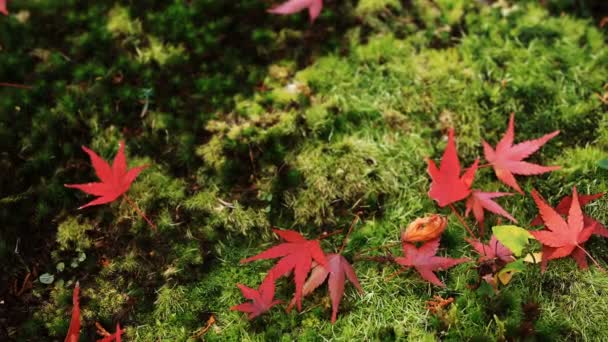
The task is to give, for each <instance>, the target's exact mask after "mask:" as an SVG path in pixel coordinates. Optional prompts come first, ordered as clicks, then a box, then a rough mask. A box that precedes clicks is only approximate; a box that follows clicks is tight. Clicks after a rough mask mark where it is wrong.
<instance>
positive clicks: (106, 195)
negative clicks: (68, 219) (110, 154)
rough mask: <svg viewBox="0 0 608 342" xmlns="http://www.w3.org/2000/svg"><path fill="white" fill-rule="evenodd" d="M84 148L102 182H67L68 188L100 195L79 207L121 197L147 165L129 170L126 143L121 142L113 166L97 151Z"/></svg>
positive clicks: (103, 202) (108, 201)
mask: <svg viewBox="0 0 608 342" xmlns="http://www.w3.org/2000/svg"><path fill="white" fill-rule="evenodd" d="M82 149H83V150H84V151H85V152H86V153H87V154H88V155H89V157H90V158H91V163H92V164H93V168H94V169H95V173H96V174H97V177H99V179H100V180H101V182H96V183H86V184H65V186H66V187H68V188H74V189H78V190H81V191H83V192H86V193H87V194H90V195H95V196H99V197H98V198H97V199H95V200H93V201H91V202H89V203H87V204H85V205H83V206H81V207H79V208H78V209H82V208H86V207H90V206H93V205H100V204H105V203H110V202H112V201H114V200H116V199H117V198H118V197H120V196H121V195H122V194H124V193H125V192H127V190H129V187H130V186H131V183H133V181H134V180H135V178H137V176H138V175H139V173H140V172H141V171H142V170H143V169H145V168H146V167H147V166H145V165H144V166H138V167H134V168H132V169H130V170H128V171H127V161H126V157H125V143H124V142H123V141H121V142H120V147H119V148H118V153H117V154H116V157H115V158H114V163H113V164H112V167H110V165H109V164H108V163H107V162H106V161H105V160H103V159H101V157H99V156H98V155H97V153H95V152H93V151H92V150H90V149H88V148H87V147H85V146H82Z"/></svg>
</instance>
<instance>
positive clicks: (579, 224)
mask: <svg viewBox="0 0 608 342" xmlns="http://www.w3.org/2000/svg"><path fill="white" fill-rule="evenodd" d="M532 198H533V199H534V202H536V206H537V207H538V210H539V212H540V216H541V218H542V220H543V222H544V224H545V228H547V230H540V231H531V232H530V233H531V234H532V235H533V236H534V237H535V238H536V239H537V240H538V241H540V242H541V243H542V244H543V257H542V263H541V269H542V271H544V270H545V268H546V265H547V261H548V260H551V259H558V258H563V257H567V256H569V255H572V257H573V258H574V260H576V262H577V264H578V265H579V267H580V268H587V258H586V256H585V254H586V253H585V251H584V250H583V244H584V243H585V242H586V241H587V240H588V239H589V237H590V236H591V234H592V233H593V230H594V226H587V227H586V226H585V223H584V219H583V211H582V210H581V206H580V203H579V201H578V194H577V193H576V187H575V188H574V189H573V192H572V204H571V205H570V209H569V211H568V221H566V220H564V218H563V217H561V215H560V214H559V213H558V212H557V211H555V209H553V208H552V207H550V206H549V205H548V204H547V203H545V201H544V199H543V198H542V197H541V196H540V195H539V194H538V193H537V192H536V190H532Z"/></svg>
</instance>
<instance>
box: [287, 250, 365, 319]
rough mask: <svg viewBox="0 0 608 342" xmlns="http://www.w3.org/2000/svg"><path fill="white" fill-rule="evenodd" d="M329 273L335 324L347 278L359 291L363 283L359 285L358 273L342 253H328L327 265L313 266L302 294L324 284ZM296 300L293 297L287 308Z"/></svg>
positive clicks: (360, 291) (307, 293)
mask: <svg viewBox="0 0 608 342" xmlns="http://www.w3.org/2000/svg"><path fill="white" fill-rule="evenodd" d="M328 275H329V280H328V281H327V284H328V288H329V295H330V297H331V306H332V311H331V323H332V324H333V323H335V322H336V318H337V316H338V307H339V306H340V301H341V300H342V296H343V295H344V282H345V280H346V278H348V280H350V282H351V283H353V285H354V286H355V287H356V288H357V290H359V293H363V289H362V288H361V285H359V279H358V278H357V274H356V273H355V270H354V269H353V267H352V266H351V265H350V263H349V262H348V260H346V258H345V257H343V256H342V255H340V254H328V255H327V267H323V266H322V265H319V264H317V265H316V266H315V267H313V269H312V271H311V272H310V276H309V277H308V280H306V283H304V288H303V291H302V295H303V296H307V295H309V294H310V293H312V292H313V291H314V290H315V289H316V288H318V287H319V286H320V285H321V284H323V282H324V281H325V279H327V276H328ZM295 302H296V299H295V298H294V299H292V300H291V303H289V306H288V307H287V310H291V308H292V307H293V306H294V304H295Z"/></svg>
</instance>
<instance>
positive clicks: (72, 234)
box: [0, 0, 608, 341]
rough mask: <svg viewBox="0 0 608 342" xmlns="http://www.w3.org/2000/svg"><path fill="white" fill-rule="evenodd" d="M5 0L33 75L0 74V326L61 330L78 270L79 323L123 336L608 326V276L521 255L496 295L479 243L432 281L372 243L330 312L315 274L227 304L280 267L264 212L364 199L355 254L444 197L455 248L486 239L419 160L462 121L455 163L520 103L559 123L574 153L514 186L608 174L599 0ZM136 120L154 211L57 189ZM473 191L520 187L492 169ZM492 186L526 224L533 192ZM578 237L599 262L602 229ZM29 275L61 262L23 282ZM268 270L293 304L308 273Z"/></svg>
mask: <svg viewBox="0 0 608 342" xmlns="http://www.w3.org/2000/svg"><path fill="white" fill-rule="evenodd" d="M9 5H10V6H11V7H10V10H11V12H12V15H11V16H9V17H7V18H0V19H2V20H0V41H1V43H0V44H1V45H2V51H0V81H6V82H18V83H26V84H29V85H31V86H32V87H33V88H32V89H30V90H22V89H12V88H0V141H2V142H3V146H4V145H6V149H4V151H3V152H2V153H0V165H1V166H2V167H1V168H0V176H1V179H0V182H1V183H0V185H1V188H0V189H1V191H2V192H1V193H0V219H1V220H2V222H3V227H2V229H0V232H1V235H0V260H3V262H2V271H3V272H2V273H3V274H2V276H1V277H2V278H1V280H2V282H1V283H0V298H1V299H2V300H3V301H4V304H3V305H0V314H2V315H0V316H3V317H9V316H8V313H10V318H8V319H2V320H0V326H1V327H2V329H0V337H6V338H10V339H17V340H35V339H36V338H39V337H40V336H45V337H46V336H48V339H61V338H63V336H64V335H65V332H66V331H67V327H68V325H69V312H70V308H71V303H70V301H71V289H72V288H73V285H74V282H75V281H76V280H79V281H80V284H81V287H82V302H81V305H82V310H83V329H82V338H81V339H82V340H91V339H93V338H94V337H95V327H94V323H95V322H96V321H98V322H100V323H101V324H102V325H104V326H106V327H111V326H113V325H114V324H115V323H116V322H118V321H120V323H121V325H122V326H124V327H126V335H127V338H128V340H134V341H156V340H161V341H187V340H197V339H199V340H200V339H201V337H196V338H193V336H197V331H199V329H201V328H202V327H204V326H205V324H206V322H207V320H208V319H209V317H211V316H212V315H213V317H214V318H215V319H216V320H217V323H216V324H214V325H213V326H212V327H211V329H210V330H209V331H208V332H207V333H206V334H205V335H204V339H205V340H211V341H215V340H218V341H220V340H221V341H224V340H256V341H257V340H285V341H291V340H324V339H333V340H344V341H350V340H412V341H424V340H428V341H434V340H437V339H442V340H454V341H462V340H479V341H485V340H520V339H526V338H527V339H530V340H564V341H572V340H602V339H608V326H606V323H604V322H605V319H604V317H606V315H607V314H608V309H607V308H608V299H606V298H608V297H607V296H606V291H608V275H606V274H605V273H602V272H599V271H598V270H597V269H595V268H594V267H592V269H591V270H590V271H580V270H578V269H576V265H575V263H574V262H573V261H572V260H569V259H564V260H559V261H553V262H551V263H550V264H549V268H548V271H547V272H546V273H544V274H541V272H540V269H539V267H537V266H533V265H530V266H528V267H527V269H526V272H523V273H520V274H517V275H515V276H514V278H513V280H512V282H511V283H510V284H509V285H508V286H505V287H504V288H502V289H501V291H500V293H498V294H496V293H493V291H491V289H490V290H489V291H488V289H487V288H486V287H483V286H482V287H480V288H478V289H472V288H471V286H470V285H471V284H473V283H475V282H476V281H477V280H478V274H477V272H476V270H475V269H473V264H462V265H459V266H457V267H455V268H453V269H451V270H450V271H449V272H441V273H440V278H441V279H442V280H443V281H444V282H445V283H446V285H447V288H445V289H441V288H437V287H433V286H431V285H429V284H428V283H426V282H424V281H422V280H421V279H420V278H419V276H418V275H417V274H416V273H415V272H413V271H408V272H405V273H402V274H400V275H399V276H397V277H393V276H392V275H393V273H394V272H395V271H397V268H396V267H395V266H392V265H389V264H382V263H380V264H379V263H375V262H370V261H357V262H355V263H354V267H355V269H356V271H357V273H358V275H359V279H360V281H361V285H362V287H363V289H364V290H365V294H363V295H358V294H357V293H356V291H354V289H353V288H352V287H351V286H350V285H348V286H347V289H346V297H345V299H344V300H343V302H342V304H341V308H340V315H339V317H338V321H337V322H336V324H335V325H331V324H330V322H329V317H330V311H331V309H330V307H331V304H330V301H329V299H328V298H327V293H326V290H325V287H324V286H323V287H321V288H320V291H318V292H316V293H315V294H314V295H312V296H310V297H307V298H306V299H305V300H304V308H305V309H304V310H303V312H301V313H298V312H296V311H292V312H290V313H285V312H284V311H283V310H282V309H280V308H275V309H273V310H272V311H271V312H270V313H268V314H266V315H264V316H262V317H260V318H259V319H257V320H255V321H251V322H249V321H247V320H246V319H245V317H244V316H243V315H242V314H241V313H238V312H233V311H230V310H229V308H230V306H232V305H235V304H237V303H240V302H242V301H243V298H242V297H241V294H240V292H239V290H238V288H237V287H236V286H235V284H236V283H243V284H246V285H248V286H252V287H255V286H257V285H258V284H259V283H260V281H261V280H262V278H263V277H264V274H265V272H266V271H267V270H268V268H269V267H270V266H271V265H272V263H271V262H256V263H252V264H247V265H240V264H239V260H241V259H242V258H244V257H247V256H251V255H254V254H256V253H258V252H260V251H261V250H263V249H265V248H268V247H269V246H271V245H273V244H274V243H275V242H276V241H277V240H276V237H274V236H273V235H272V234H271V231H270V228H271V227H273V226H275V227H283V228H291V229H295V230H298V231H301V232H302V233H303V234H304V235H305V236H307V237H309V238H314V237H316V236H318V235H319V234H321V233H322V232H332V231H335V230H338V229H344V228H347V227H348V224H349V222H350V221H351V220H352V218H353V216H354V215H355V213H361V214H360V215H361V218H362V220H363V223H361V224H360V225H358V226H357V228H356V229H355V231H354V233H353V234H352V236H351V238H350V241H349V243H348V245H347V247H346V250H345V255H346V256H348V257H349V258H351V260H352V258H353V257H355V256H357V255H358V254H359V253H360V252H361V251H363V250H366V249H372V251H371V252H368V253H366V254H367V255H382V254H385V253H386V251H384V250H382V249H374V248H376V247H380V246H383V245H387V244H390V243H393V242H396V241H397V240H398V237H399V232H400V229H401V227H404V226H406V225H407V224H408V223H409V222H410V221H412V220H413V219H415V218H416V217H419V216H423V215H425V214H426V213H435V212H439V213H443V214H446V215H449V224H448V228H447V230H446V232H445V233H444V236H443V238H442V248H441V250H440V254H442V255H449V256H452V257H461V256H467V257H471V258H475V255H474V252H473V251H472V249H471V248H470V247H469V246H468V245H467V244H466V242H465V241H464V238H465V237H466V231H465V229H464V227H463V226H462V225H461V224H460V223H459V222H458V220H457V219H456V217H455V216H454V215H452V214H450V212H449V211H448V210H447V209H439V208H438V207H437V206H436V205H435V204H434V203H433V202H432V200H430V199H429V198H428V197H427V194H426V192H427V191H428V187H429V179H428V177H427V175H426V163H425V158H426V157H430V158H433V159H435V160H437V159H439V158H440V156H441V153H442V151H443V149H444V146H445V135H444V132H445V131H446V129H447V128H449V127H455V129H456V133H457V142H458V151H459V153H460V156H461V161H462V163H463V165H469V164H470V163H471V162H472V161H473V160H474V159H475V158H476V157H477V156H479V155H481V154H482V151H481V140H482V139H485V140H487V141H488V142H490V143H491V144H495V143H496V141H498V139H500V137H501V135H502V132H503V131H504V130H505V128H506V123H507V119H508V115H509V114H510V113H511V112H515V113H516V139H518V140H519V141H522V140H526V139H531V138H535V137H538V136H540V135H543V134H546V133H548V132H551V131H553V130H556V129H560V130H561V134H560V135H559V136H558V137H556V138H555V139H553V140H551V141H550V142H549V143H548V144H547V145H545V146H544V147H543V149H542V150H541V152H540V153H537V154H535V155H534V156H533V157H532V161H535V162H539V163H542V164H546V165H561V166H562V167H563V168H562V169H561V170H560V171H556V172H553V173H550V174H547V175H543V176H540V177H531V178H526V177H520V178H518V181H519V182H520V184H521V185H522V187H523V189H524V190H525V191H526V192H529V191H530V190H531V189H532V188H536V189H538V190H539V191H540V193H541V194H543V196H545V197H546V198H547V199H548V200H549V201H550V202H551V203H552V204H556V203H557V201H558V200H559V198H561V197H562V196H563V195H566V194H569V193H570V191H571V189H572V186H574V185H576V186H577V188H578V189H579V191H580V192H581V193H585V194H588V193H596V192H602V191H608V182H606V180H607V179H608V172H607V171H606V170H602V169H600V168H599V166H598V163H597V162H598V161H599V160H600V159H602V158H606V156H607V155H606V153H607V152H606V151H608V113H607V112H608V106H607V105H606V101H602V98H603V99H604V100H605V98H606V97H607V96H606V91H607V86H606V84H607V79H606V75H605V73H603V72H602V71H604V70H608V49H607V48H606V34H605V31H601V29H599V28H598V26H597V22H594V21H593V19H591V18H589V14H590V12H589V11H590V10H591V9H596V8H601V5H598V4H597V3H584V4H580V3H578V2H577V3H576V4H575V3H574V2H572V3H569V2H567V1H548V2H547V4H546V5H545V6H543V5H541V4H539V3H538V2H537V1H517V2H511V1H496V2H494V1H487V2H482V1H474V0H435V1H430V0H415V1H403V2H401V1H392V0H383V1H381V0H376V1H372V0H361V1H353V2H344V3H339V4H336V3H333V2H330V3H329V4H327V6H326V8H325V10H324V12H323V13H322V15H321V17H320V18H319V20H318V21H316V22H315V23H314V24H312V25H310V24H309V23H308V21H307V17H306V16H305V15H304V14H302V15H294V16H289V17H276V16H271V15H267V14H265V12H264V11H265V9H267V8H268V6H270V5H271V4H270V3H269V2H264V1H239V2H223V1H221V2H219V1H204V0H200V1H192V2H183V1H173V2H168V3H162V4H159V3H158V2H154V1H136V2H126V1H125V2H120V1H114V2H107V3H102V4H95V5H85V4H82V3H79V2H77V1H54V0H52V1H45V2H42V3H41V2H38V1H20V2H15V3H14V4H13V3H12V2H9ZM25 11H27V13H28V14H29V16H28V15H26V14H25V13H26V12H25ZM562 11H568V12H565V13H564V14H559V12H562ZM592 14H594V15H596V14H597V12H594V13H592ZM26 17H27V18H26ZM122 139H124V140H126V142H127V155H128V161H129V165H132V166H135V165H140V164H148V165H150V167H149V168H148V169H147V170H146V171H144V172H143V173H142V174H141V175H140V177H139V178H138V179H137V180H136V182H135V183H134V184H133V186H132V188H131V190H130V191H129V197H130V198H132V199H134V200H135V201H136V202H137V203H138V205H139V206H140V207H141V208H142V209H143V210H144V211H145V212H146V213H147V214H148V215H149V216H150V217H151V218H152V219H153V220H154V221H155V223H156V224H157V225H158V231H156V232H154V231H152V230H150V228H149V227H148V226H147V224H146V222H145V221H143V220H142V219H141V218H140V217H139V216H138V215H137V213H136V212H135V211H134V210H133V209H132V208H131V207H130V206H129V205H128V203H127V202H125V201H124V200H118V201H116V202H115V203H113V204H110V205H105V206H100V207H92V208H88V209H85V210H83V211H81V212H79V211H77V210H76V209H75V208H77V207H78V206H79V205H80V204H82V203H85V202H86V200H87V199H88V198H87V197H85V196H84V195H81V194H79V193H76V192H75V191H72V190H70V189H65V188H64V187H63V184H64V183H80V182H88V181H91V180H93V179H94V177H95V175H94V172H92V170H91V169H90V166H89V163H88V160H87V159H86V155H85V154H84V152H82V151H81V150H80V145H86V146H89V147H90V148H92V149H93V150H95V151H98V152H99V153H100V154H101V155H102V156H103V157H104V158H106V159H110V158H111V157H113V155H114V154H115V153H116V146H117V145H118V141H120V140H122ZM475 188H476V189H483V190H484V191H508V190H507V189H506V188H505V187H504V186H503V185H501V184H500V183H498V182H497V181H496V178H495V177H494V175H493V173H492V171H491V170H490V169H482V170H480V171H479V172H478V175H477V177H476V181H475ZM500 203H501V204H502V205H503V206H504V208H506V209H507V210H508V211H509V212H510V213H512V214H513V216H515V217H516V218H517V219H518V220H519V221H520V223H521V225H522V226H524V227H526V228H529V226H528V225H527V222H530V220H531V219H532V218H533V217H534V216H535V215H536V209H535V206H534V203H533V201H532V200H531V199H530V198H529V197H524V196H512V197H508V198H504V199H501V200H500ZM458 209H459V210H460V211H464V206H463V205H460V206H458ZM607 209H608V200H606V199H600V200H598V201H596V202H594V203H593V204H591V205H589V206H587V207H586V208H585V210H586V212H587V213H588V214H589V215H590V216H592V217H594V218H596V219H597V220H599V221H600V222H607V221H608V214H607V212H608V210H607ZM469 221H470V222H471V223H472V222H473V221H472V220H471V219H470V220H469ZM487 221H488V222H487V225H488V226H490V225H493V224H496V223H497V220H496V218H495V217H494V216H491V217H489V219H488V220H487ZM486 231H489V229H486ZM341 241H342V236H341V235H336V236H333V237H331V238H329V239H326V240H323V242H322V246H323V247H324V249H325V250H326V251H327V252H329V251H334V250H336V249H337V248H338V247H339V245H340V244H341ZM16 246H17V248H16ZM587 247H588V250H589V252H590V254H592V255H593V256H594V257H595V258H596V259H597V260H598V261H599V262H600V263H601V264H602V265H606V263H608V257H607V256H608V254H607V252H608V243H607V242H606V241H605V240H603V239H601V238H597V237H593V238H592V239H591V240H590V243H588V244H587ZM15 251H17V252H15ZM391 252H392V253H394V254H399V253H400V251H399V250H398V249H396V248H394V249H391ZM28 272H35V273H36V274H37V275H40V274H42V273H48V274H52V275H53V277H54V282H53V283H52V284H50V285H45V284H42V283H41V282H39V281H38V280H36V281H35V282H34V283H33V289H32V290H31V291H26V292H25V294H23V293H21V294H19V295H17V294H16V293H15V291H14V286H13V283H15V282H16V283H18V284H19V285H20V284H21V281H22V280H23V279H24V277H25V275H26V274H27V273H28ZM277 291H278V292H277V297H279V298H280V299H283V300H284V301H288V300H289V299H290V297H291V294H292V293H293V285H291V284H290V283H289V282H287V281H285V280H281V281H280V282H279V284H278V287H277ZM435 295H441V296H443V297H445V298H447V297H453V298H454V304H452V305H451V307H449V311H448V312H446V314H445V315H442V316H436V315H433V314H431V313H430V312H429V311H428V310H427V307H426V301H428V300H430V299H432V298H433V296H435Z"/></svg>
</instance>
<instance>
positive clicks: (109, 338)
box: [97, 323, 123, 342]
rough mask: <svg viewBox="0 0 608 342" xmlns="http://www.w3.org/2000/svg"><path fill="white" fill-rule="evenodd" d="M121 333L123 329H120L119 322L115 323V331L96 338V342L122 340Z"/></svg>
mask: <svg viewBox="0 0 608 342" xmlns="http://www.w3.org/2000/svg"><path fill="white" fill-rule="evenodd" d="M122 333H123V330H122V329H120V323H118V324H116V331H115V332H114V333H113V334H111V335H108V336H106V337H104V338H102V339H100V340H97V342H113V341H114V342H121V341H122Z"/></svg>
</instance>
